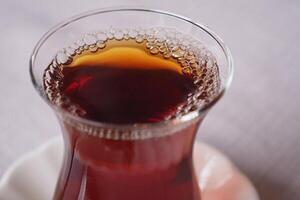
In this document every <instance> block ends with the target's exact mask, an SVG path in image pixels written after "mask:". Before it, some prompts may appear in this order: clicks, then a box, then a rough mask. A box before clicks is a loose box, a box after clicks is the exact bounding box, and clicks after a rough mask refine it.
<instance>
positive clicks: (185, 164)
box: [45, 32, 218, 200]
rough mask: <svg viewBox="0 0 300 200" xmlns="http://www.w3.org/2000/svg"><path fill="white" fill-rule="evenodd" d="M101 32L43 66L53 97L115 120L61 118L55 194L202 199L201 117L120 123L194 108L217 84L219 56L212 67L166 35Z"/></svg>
mask: <svg viewBox="0 0 300 200" xmlns="http://www.w3.org/2000/svg"><path fill="white" fill-rule="evenodd" d="M101 34H103V33H100V35H99V34H98V35H96V36H97V37H98V38H97V39H95V38H94V39H95V41H93V35H88V36H86V38H85V39H83V40H82V41H83V43H84V42H85V45H82V46H80V45H79V46H78V47H77V48H74V49H73V50H74V51H73V52H72V51H71V53H69V54H68V53H67V51H70V49H67V50H64V53H65V55H68V56H67V57H63V56H62V55H59V54H58V56H57V58H56V60H54V61H53V62H52V64H51V65H50V66H49V67H48V68H47V70H46V72H45V91H46V94H47V95H48V97H49V99H50V100H51V101H52V102H53V103H55V104H56V105H57V106H60V107H61V108H62V109H65V110H66V111H67V112H69V113H71V114H72V115H77V116H79V117H81V118H84V119H87V120H92V121H94V122H100V123H107V124H112V125H111V128H107V127H102V128H101V127H97V128H95V127H89V125H83V124H81V122H78V121H75V122H74V121H72V120H63V121H64V123H63V127H64V129H65V130H64V132H65V134H64V135H65V136H64V137H65V142H66V150H65V158H64V164H63V168H62V172H61V176H60V179H59V182H58V184H57V189H56V193H55V197H54V199H57V200H62V199H64V200H69V199H70V200H73V199H86V200H121V199H122V200H200V199H201V198H200V191H199V186H198V183H197V179H196V177H195V173H194V169H193V162H192V146H193V140H194V136H195V133H196V130H197V127H198V125H199V123H200V121H199V120H196V121H193V122H192V123H189V124H188V125H186V126H182V127H181V128H179V129H174V130H171V128H170V127H169V129H161V130H160V131H158V132H159V133H155V132H157V130H150V132H149V131H148V132H145V133H144V132H143V131H140V132H139V131H138V132H134V131H132V130H131V129H130V128H124V129H120V128H117V126H120V125H134V124H139V123H148V124H149V123H150V124H152V123H157V122H163V121H165V120H168V119H173V118H179V117H180V116H182V115H184V114H186V113H188V112H191V111H193V110H196V109H197V108H198V107H199V106H201V105H203V104H204V103H206V102H208V101H209V99H210V98H212V97H213V95H214V94H215V93H216V91H217V89H218V78H217V77H218V76H217V75H218V73H217V67H216V65H214V64H215V63H212V64H213V67H210V68H209V66H208V62H211V61H210V60H206V61H205V62H204V63H201V60H200V59H199V57H197V55H196V54H195V52H193V51H191V50H188V49H186V48H183V46H171V45H169V43H168V42H166V41H165V42H164V41H162V40H161V38H155V37H151V38H152V39H151V40H150V39H149V38H150V37H149V38H148V39H147V38H139V36H138V35H135V36H134V37H133V36H132V33H131V35H130V33H128V35H126V34H123V35H122V37H121V36H120V34H118V33H116V32H114V33H113V35H114V37H109V36H110V35H109V34H106V35H105V36H106V37H104V36H103V35H101ZM94 36H95V35H94ZM100 38H101V39H100ZM59 60H63V62H59ZM113 125H115V126H116V128H115V129H114V128H113ZM149 126H151V125H149Z"/></svg>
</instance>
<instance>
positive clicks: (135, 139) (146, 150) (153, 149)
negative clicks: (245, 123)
mask: <svg viewBox="0 0 300 200" xmlns="http://www.w3.org/2000/svg"><path fill="white" fill-rule="evenodd" d="M111 26H112V27H116V28H123V27H130V26H135V27H142V28H143V27H157V26H162V27H173V28H176V29H177V30H178V31H180V32H183V33H185V34H189V35H191V36H192V37H194V38H196V39H197V40H199V41H201V42H202V43H203V44H204V45H205V46H206V47H207V48H208V49H209V50H210V51H211V52H212V54H213V55H214V56H215V57H216V60H217V63H218V66H219V73H220V77H221V88H220V91H219V94H218V95H217V96H216V97H215V99H213V100H212V101H211V102H210V103H208V104H206V105H205V106H203V107H200V108H199V109H198V110H196V111H193V112H190V113H188V114H186V115H184V116H182V117H180V118H178V119H172V120H166V121H163V122H159V123H149V124H131V125H119V124H107V123H101V122H94V121H91V120H86V119H82V118H80V117H77V116H73V115H72V114H70V113H68V112H66V111H64V110H62V109H60V108H59V107H57V106H56V105H54V104H52V103H51V102H49V101H48V99H47V97H46V95H45V92H44V89H43V73H44V70H45V68H46V67H47V66H48V65H49V64H50V62H51V60H52V59H53V55H55V53H56V52H57V51H58V50H59V49H61V48H63V47H66V46H68V44H69V43H70V42H73V41H74V40H76V39H78V38H80V36H82V35H83V34H84V33H87V32H92V31H96V30H102V29H107V28H109V27H111ZM30 65H31V66H30V73H31V77H32V81H33V84H34V86H35V87H36V89H37V90H38V92H39V94H40V95H41V96H42V97H43V98H44V99H45V100H46V102H48V103H49V105H50V106H51V107H52V108H53V109H54V111H55V113H56V115H57V117H58V119H59V122H60V125H61V127H62V130H63V138H64V145H65V148H64V149H65V152H64V160H63V165H62V169H61V173H60V177H59V180H58V183H57V187H56V192H55V194H54V199H55V200H75V199H76V200H84V199H89V200H120V199H122V200H141V199H143V200H154V199H155V200H200V199H201V192H200V189H199V185H198V182H197V178H196V176H195V171H194V166H193V159H192V158H193V155H192V154H193V143H194V141H195V135H196V132H197V129H198V127H199V124H200V123H201V121H202V119H203V117H204V116H205V114H206V113H207V111H208V110H209V109H210V108H211V106H212V105H214V103H215V102H216V101H217V100H218V99H219V98H220V97H221V96H222V95H223V93H224V91H225V90H226V88H227V87H228V85H229V83H230V81H231V76H232V61H231V57H230V53H229V51H228V49H227V48H226V47H225V46H224V44H223V42H222V41H221V40H220V39H219V38H218V37H217V36H216V35H215V34H214V33H212V32H211V31H210V30H208V29H207V28H205V27H204V26H202V25H199V24H196V23H194V22H192V21H190V20H188V19H186V18H183V17H179V16H177V15H174V14H170V13H166V12H162V11H155V10H145V9H132V8H121V9H106V10H96V11H91V12H88V13H84V14H81V15H78V16H75V17H73V18H71V19H69V20H67V21H65V22H62V23H61V24H59V25H57V26H56V27H54V28H53V29H51V30H50V31H49V32H48V33H46V35H44V36H43V37H42V39H41V40H40V41H39V43H38V44H37V46H36V48H35V49H34V52H33V54H32V57H31V61H30Z"/></svg>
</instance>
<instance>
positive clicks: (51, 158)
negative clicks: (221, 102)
mask: <svg viewBox="0 0 300 200" xmlns="http://www.w3.org/2000/svg"><path fill="white" fill-rule="evenodd" d="M62 152H63V145H62V140H61V138H55V139H53V140H51V141H49V142H47V143H46V144H43V145H42V146H41V147H39V148H38V149H36V150H34V151H32V152H30V153H27V154H25V155H24V156H23V157H21V158H20V159H19V160H17V161H16V162H15V163H14V164H13V165H12V166H11V167H10V168H9V169H8V170H7V172H6V173H5V174H4V176H3V177H2V179H1V180H0V199H1V200H50V199H51V198H52V194H53V192H54V188H55V183H56V180H57V177H58V173H59V169H60V166H61V161H62ZM194 155H195V156H194V159H195V165H196V171H197V175H198V177H199V180H200V181H199V185H200V187H201V190H202V198H203V200H259V197H258V195H257V193H256V191H255V189H254V187H253V186H252V184H251V183H250V182H249V180H248V179H247V178H246V177H245V176H244V175H242V174H241V173H240V172H239V170H238V169H237V168H236V167H235V166H234V165H233V164H232V163H231V162H230V161H229V159H228V158H226V157H225V156H224V155H223V154H221V153H220V152H219V151H217V150H216V149H214V148H212V147H211V146H209V145H207V144H204V143H198V142H197V143H196V145H195V149H194Z"/></svg>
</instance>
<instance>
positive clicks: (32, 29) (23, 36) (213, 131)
mask: <svg viewBox="0 0 300 200" xmlns="http://www.w3.org/2000/svg"><path fill="white" fill-rule="evenodd" d="M116 5H139V6H148V7H149V6H150V7H154V8H160V9H164V10H169V11H172V12H176V13H179V14H182V15H185V16H188V17H190V18H192V19H194V20H196V21H198V22H201V23H203V24H206V25H208V26H209V27H211V28H212V29H213V30H215V31H216V32H217V33H219V35H220V36H221V37H222V38H223V39H224V41H225V42H226V43H227V44H228V46H229V47H230V48H231V50H232V53H233V56H234V60H235V76H234V81H233V84H232V87H231V88H230V90H229V91H228V93H227V95H226V96H225V97H224V98H223V99H222V100H221V101H220V102H219V103H218V104H217V105H216V106H215V107H214V108H213V109H212V111H211V112H210V113H209V115H208V116H207V118H206V120H205V122H204V123H203V126H202V127H201V129H200V131H199V136H198V137H199V139H200V140H203V141H205V142H208V143H210V144H213V145H214V146H216V147H217V148H219V149H221V150H222V151H223V152H225V153H226V154H227V155H228V156H229V157H230V158H231V159H232V160H233V161H234V162H235V163H236V164H237V165H238V166H239V167H240V168H241V170H242V171H243V172H245V173H246V174H247V175H248V176H249V177H250V179H251V180H252V181H253V182H254V184H255V186H256V187H257V189H258V191H259V193H260V195H261V197H262V199H266V200H271V199H272V200H282V199H285V200H298V199H300V190H299V189H300V124H299V123H300V108H299V102H300V91H299V81H300V78H299V76H300V67H299V63H298V59H299V56H300V43H299V40H298V38H299V35H300V26H299V21H300V1H298V0H286V1H279V0H264V1H263V0H252V1H246V0H235V1H234V0H227V1H225V0H223V1H221V0H219V1H213V0H205V1H200V0H197V1H196V0H194V1H192V0H184V1H174V0H173V1H172V0H169V1H153V0H150V1H142V0H140V1H138V0H122V1H121V0H119V1H104V0H103V1H97V0H90V1H80V0H66V1H59V0H53V1H34V0H28V1H16V0H12V1H11V0H2V1H1V2H0V13H1V17H0V27H1V30H0V63H1V66H0V92H1V93H0V156H1V157H0V175H1V174H3V173H4V170H5V169H6V168H7V167H8V166H9V165H10V164H11V163H12V162H13V161H14V160H15V159H16V158H18V157H19V156H21V155H22V154H23V153H24V152H26V151H29V150H30V149H33V148H34V147H36V146H38V145H39V144H42V143H43V142H45V141H47V140H48V139H49V138H52V137H53V136H55V135H57V134H59V132H60V130H59V127H58V123H57V121H56V119H55V117H54V114H53V113H52V111H51V110H50V108H48V107H47V105H46V104H45V103H44V102H43V101H42V100H41V99H40V98H39V97H38V95H37V94H36V92H35V91H34V90H33V87H32V85H31V82H30V77H29V73H28V67H29V66H28V60H29V56H30V53H31V51H32V49H33V46H34V45H35V43H36V42H37V40H38V39H39V38H40V37H41V35H42V34H43V33H44V32H45V31H47V30H48V29H49V28H50V27H52V26H53V25H55V24H56V23H57V22H59V21H61V20H62V19H65V18H67V17H69V16H71V15H73V14H75V13H79V12H82V11H86V10H90V9H95V8H100V7H107V6H116Z"/></svg>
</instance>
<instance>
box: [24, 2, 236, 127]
mask: <svg viewBox="0 0 300 200" xmlns="http://www.w3.org/2000/svg"><path fill="white" fill-rule="evenodd" d="M118 11H136V12H149V13H156V14H161V15H165V16H169V17H174V18H176V19H178V20H182V21H185V22H187V23H189V24H191V25H193V26H195V27H197V28H199V29H201V30H202V31H204V32H205V33H207V34H208V35H209V36H210V37H211V38H212V39H214V40H215V41H216V42H217V43H218V45H219V46H220V47H221V49H222V51H223V53H224V55H225V57H226V61H227V65H228V66H227V67H228V76H227V77H226V78H225V80H224V83H223V87H222V88H221V90H220V91H219V92H218V94H217V95H216V96H215V97H214V98H213V99H212V100H211V101H210V102H208V103H207V104H205V105H202V106H200V107H199V108H197V109H196V110H194V111H190V112H188V113H186V114H184V115H182V116H180V117H176V118H174V119H168V120H163V121H160V122H154V123H132V124H118V123H105V122H99V121H94V120H90V119H86V118H83V117H80V116H76V115H74V114H72V113H70V112H69V111H67V110H64V109H62V108H61V107H59V106H57V105H56V104H54V103H52V102H51V101H50V100H49V99H48V98H47V97H46V95H44V93H43V92H44V91H41V90H42V89H41V88H40V86H39V83H38V82H37V80H36V78H35V75H34V72H33V71H34V70H33V68H34V65H35V58H36V55H37V54H38V52H39V50H40V48H41V47H42V46H43V44H44V43H45V41H46V40H47V39H48V38H49V37H50V36H52V35H53V34H55V33H56V32H57V31H58V30H60V29H61V28H63V27H65V26H67V25H69V24H71V23H72V22H75V21H78V20H80V19H82V18H86V17H89V16H93V15H98V14H102V13H110V12H118ZM29 72H30V77H31V82H32V84H33V85H34V88H35V89H36V91H37V92H38V94H39V96H41V97H42V98H43V100H44V101H46V103H47V104H48V105H49V106H50V107H51V108H53V109H54V110H55V112H58V113H62V114H63V115H64V116H66V117H68V118H70V119H72V120H75V121H80V122H82V123H85V124H89V125H92V126H97V127H110V128H111V127H114V128H120V129H123V128H124V129H128V128H130V129H149V128H159V127H162V126H169V125H170V126H174V125H179V124H184V123H186V122H190V121H194V120H195V119H197V118H199V117H200V116H203V115H204V114H205V113H206V112H207V111H208V110H209V109H210V108H211V107H212V106H213V105H214V104H215V103H216V102H218V100H219V99H220V98H221V97H222V96H223V95H224V93H225V91H226V90H227V89H228V88H229V86H230V84H231V82H232V77H233V59H232V55H231V52H230V50H229V48H228V47H227V46H226V45H225V43H224V42H223V40H222V39H221V38H220V37H219V36H218V35H217V34H215V33H214V32H213V31H212V30H211V29H209V28H208V27H207V26H205V25H202V24H200V23H197V22H194V21H192V20H191V19H190V18H187V17H184V16H181V15H178V14H174V13H171V12H168V11H163V10H159V9H152V8H151V9H150V8H149V9H148V8H140V7H128V6H126V7H124V6H122V7H108V8H101V9H96V10H90V11H86V12H82V13H80V14H77V15H74V16H72V17H70V18H67V19H66V20H64V21H62V22H60V23H58V24H57V25H55V26H54V27H52V28H50V29H49V30H48V31H47V32H46V33H45V34H44V35H43V36H42V37H41V38H40V39H39V41H38V42H37V44H36V45H35V47H34V49H33V52H32V53H31V56H30V61H29Z"/></svg>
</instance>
